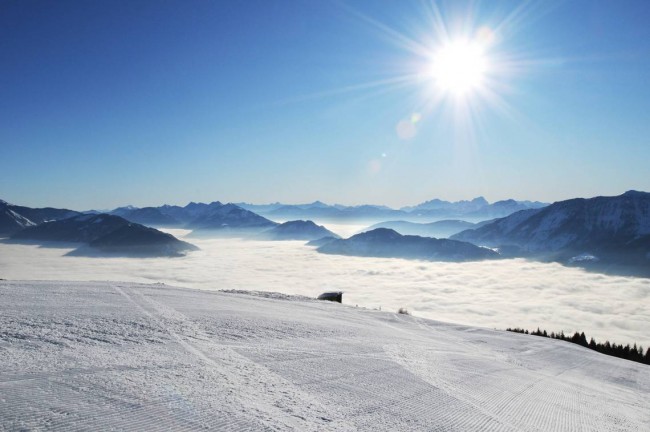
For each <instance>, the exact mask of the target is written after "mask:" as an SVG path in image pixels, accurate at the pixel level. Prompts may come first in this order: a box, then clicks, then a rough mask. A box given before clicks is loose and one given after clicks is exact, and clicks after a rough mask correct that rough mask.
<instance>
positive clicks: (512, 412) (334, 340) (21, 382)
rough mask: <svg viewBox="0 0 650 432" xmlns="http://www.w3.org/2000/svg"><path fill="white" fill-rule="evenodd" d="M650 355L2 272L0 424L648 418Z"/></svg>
mask: <svg viewBox="0 0 650 432" xmlns="http://www.w3.org/2000/svg"><path fill="white" fill-rule="evenodd" d="M648 372H650V368H649V367H648V366H646V365H642V364H638V363H633V362H629V361H625V360H622V359H617V358H613V357H607V356H604V355H601V354H598V353H596V352H593V351H589V350H586V349H583V348H582V347H579V346H576V345H573V344H569V343H565V342H562V341H557V340H550V339H543V338H539V337H534V336H526V335H519V334H513V333H506V332H502V331H493V330H487V329H481V328H472V327H466V326H459V325H450V324H445V323H441V322H436V321H430V320H425V319H421V318H417V317H412V316H404V315H397V314H393V313H389V312H379V311H374V310H365V309H359V308H353V307H349V306H345V305H339V304H332V303H328V302H318V301H310V300H305V299H304V298H295V297H288V296H286V295H275V294H271V293H251V294H242V293H223V292H209V291H199V290H189V289H181V288H172V287H167V286H162V285H138V284H134V283H108V282H101V283H99V282H98V283H89V282H47V281H40V282H7V281H0V430H8V431H13V430H23V429H24V430H60V431H75V430H100V429H101V430H107V429H111V428H113V429H116V430H133V431H136V430H225V431H228V430H270V431H272V430H296V431H310V430H313V431H316V430H373V431H374V430H387V431H388V430H391V431H392V430H445V431H451V430H458V431H468V430H487V431H579V430H585V431H634V430H637V431H643V430H650V402H648V400H649V399H648V396H650V395H649V393H650V374H649V373H648Z"/></svg>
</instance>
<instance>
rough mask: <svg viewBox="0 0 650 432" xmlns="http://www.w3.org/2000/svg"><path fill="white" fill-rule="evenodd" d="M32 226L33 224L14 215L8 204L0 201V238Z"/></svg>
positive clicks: (18, 215) (22, 217) (16, 214)
mask: <svg viewBox="0 0 650 432" xmlns="http://www.w3.org/2000/svg"><path fill="white" fill-rule="evenodd" d="M34 225H36V224H35V223H34V222H32V221H31V220H29V219H27V218H26V217H24V216H21V215H20V214H18V213H16V212H15V211H13V210H12V209H11V208H10V206H9V204H7V203H6V202H5V201H2V200H0V237H4V236H10V235H12V234H14V233H16V232H18V231H21V230H23V229H25V228H27V227H30V226H34Z"/></svg>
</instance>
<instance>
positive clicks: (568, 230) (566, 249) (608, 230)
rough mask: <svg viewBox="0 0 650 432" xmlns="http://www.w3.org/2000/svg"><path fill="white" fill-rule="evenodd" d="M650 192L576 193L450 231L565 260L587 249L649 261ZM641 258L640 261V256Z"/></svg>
mask: <svg viewBox="0 0 650 432" xmlns="http://www.w3.org/2000/svg"><path fill="white" fill-rule="evenodd" d="M648 235H650V193H647V192H637V191H628V192H626V193H624V194H622V195H619V196H615V197H596V198H590V199H584V198H576V199H571V200H566V201H559V202H556V203H553V204H551V205H549V206H548V207H545V208H542V209H534V210H524V211H520V212H517V213H514V214H512V215H510V216H508V217H505V218H503V219H499V220H497V221H494V222H492V223H490V224H487V225H485V226H483V227H481V228H478V229H475V230H468V231H463V232H461V233H459V234H456V235H454V236H452V238H454V239H456V240H463V241H470V242H472V243H475V244H480V245H488V246H493V247H498V246H515V247H517V248H520V249H521V250H522V251H523V252H526V253H532V254H549V253H551V254H555V255H557V257H558V258H561V259H566V258H567V257H568V256H570V255H576V254H579V253H585V252H588V253H590V254H593V255H595V256H599V255H603V256H604V257H607V259H608V260H614V261H617V258H616V257H617V256H619V257H620V259H621V260H623V261H625V260H630V259H632V260H633V261H636V260H637V259H639V260H640V262H641V263H645V264H646V265H650V260H648V257H647V256H645V254H647V253H649V252H650V249H647V248H646V247H645V244H646V243H645V240H644V239H645V236H648ZM644 259H645V260H644Z"/></svg>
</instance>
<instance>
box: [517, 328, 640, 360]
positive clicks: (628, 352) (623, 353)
mask: <svg viewBox="0 0 650 432" xmlns="http://www.w3.org/2000/svg"><path fill="white" fill-rule="evenodd" d="M506 331H509V332H514V333H523V334H531V335H533V336H541V337H547V338H551V339H560V340H563V341H567V342H572V343H574V344H578V345H581V346H583V347H585V348H589V349H592V350H594V351H598V352H599V353H602V354H606V355H610V356H614V357H619V358H623V359H626V360H632V361H635V362H639V363H643V364H647V365H650V347H648V349H647V350H646V351H645V354H644V353H643V347H642V346H638V347H637V346H636V343H635V344H634V345H633V346H630V344H627V345H625V346H623V345H622V344H615V343H610V342H609V341H605V343H600V342H596V341H595V340H594V338H591V339H590V340H589V342H587V336H585V332H582V333H578V332H575V333H574V334H573V335H572V336H569V335H565V334H564V331H561V332H559V333H554V332H551V333H547V332H546V330H540V329H539V327H538V328H537V330H533V331H531V332H529V331H528V330H524V329H521V328H519V327H515V328H510V327H508V328H507V329H506Z"/></svg>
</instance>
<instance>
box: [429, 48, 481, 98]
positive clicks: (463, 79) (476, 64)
mask: <svg viewBox="0 0 650 432" xmlns="http://www.w3.org/2000/svg"><path fill="white" fill-rule="evenodd" d="M486 70H487V59H486V57H485V53H484V49H483V47H482V46H481V45H480V44H478V43H476V42H467V41H454V42H449V43H448V44H446V45H444V46H442V47H441V48H440V49H439V50H438V51H437V52H435V53H434V54H433V56H432V59H431V65H430V70H429V75H430V77H431V78H432V79H433V81H434V83H435V85H436V87H438V88H439V89H440V90H442V91H444V92H448V93H452V94H453V95H456V96H462V95H466V94H467V93H469V92H470V91H472V90H476V89H478V88H480V86H481V85H482V84H483V81H484V78H485V73H486Z"/></svg>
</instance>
